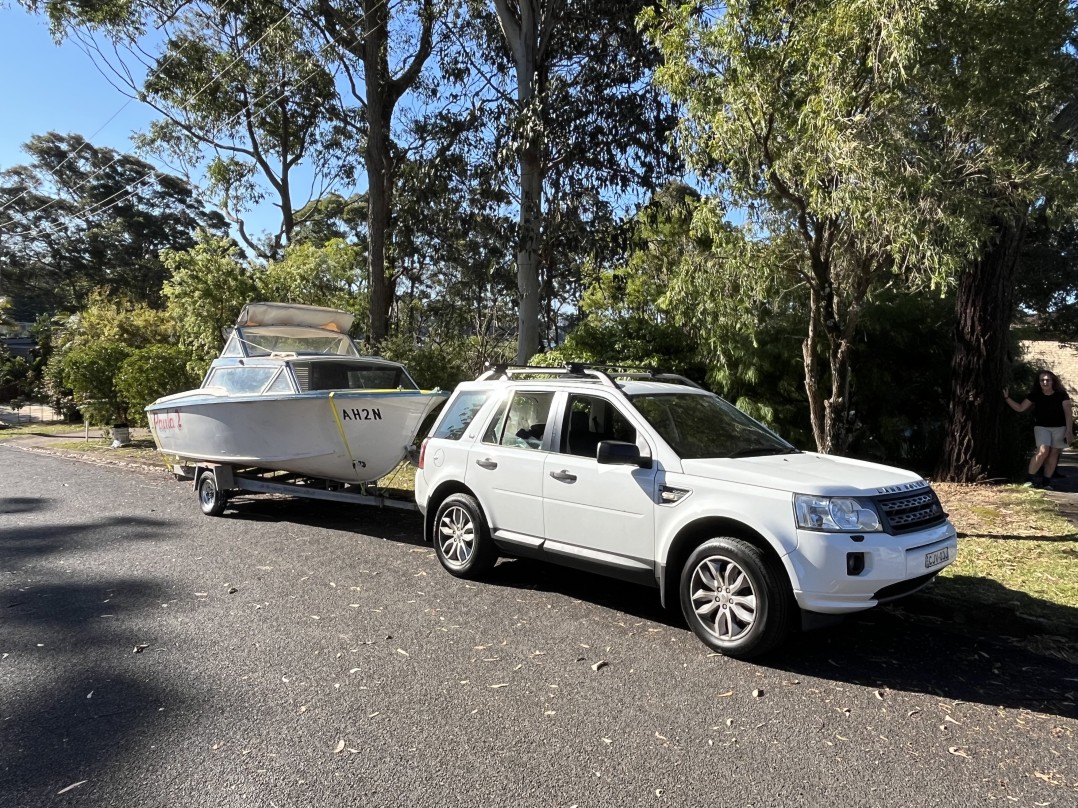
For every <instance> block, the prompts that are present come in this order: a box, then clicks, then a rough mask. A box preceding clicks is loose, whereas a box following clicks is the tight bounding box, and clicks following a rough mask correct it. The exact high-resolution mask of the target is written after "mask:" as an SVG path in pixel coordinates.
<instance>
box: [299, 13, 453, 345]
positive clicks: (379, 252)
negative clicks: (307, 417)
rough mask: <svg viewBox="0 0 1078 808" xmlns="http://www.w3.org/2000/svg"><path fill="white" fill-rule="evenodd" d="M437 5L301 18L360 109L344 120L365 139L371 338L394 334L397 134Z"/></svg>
mask: <svg viewBox="0 0 1078 808" xmlns="http://www.w3.org/2000/svg"><path fill="white" fill-rule="evenodd" d="M440 6H441V3H440V2H436V0H405V2H401V3H397V4H394V5H390V3H388V2H387V0H314V2H313V3H312V5H311V6H310V7H309V8H308V9H307V10H306V11H304V12H303V13H304V16H305V17H306V19H307V20H308V21H310V22H311V23H312V24H313V25H315V26H316V27H317V28H318V30H319V31H320V32H321V34H322V36H323V37H324V38H325V41H326V42H327V43H329V44H331V45H332V46H333V49H334V51H335V58H336V60H337V62H336V63H337V64H338V65H339V66H340V68H341V70H342V71H343V74H344V76H345V78H346V81H345V86H346V87H347V88H348V89H347V92H348V94H349V95H350V97H351V99H352V100H353V101H354V102H355V103H356V104H357V105H358V114H356V112H357V110H355V109H353V110H350V114H348V115H347V116H345V117H343V118H342V121H343V123H344V124H345V125H346V128H347V129H348V131H350V132H352V133H353V134H354V135H356V136H358V137H361V138H362V142H363V165H364V168H365V169H366V174H367V263H368V282H369V285H370V331H369V334H368V340H369V342H370V343H371V345H372V346H374V347H377V346H378V345H379V344H380V343H381V342H382V341H383V340H384V339H385V338H386V336H387V335H388V333H389V316H390V310H391V308H392V305H393V298H394V291H395V279H396V276H395V273H394V272H393V270H392V269H391V268H389V267H387V265H386V252H387V248H388V242H389V238H390V235H391V218H392V215H393V210H394V202H393V191H394V184H395V183H396V181H397V165H398V161H399V157H400V155H399V151H400V148H399V146H398V145H397V143H396V140H395V138H394V132H393V124H394V116H395V115H396V113H397V106H398V104H400V102H401V99H402V98H403V97H404V95H405V94H406V93H408V92H409V91H411V90H413V89H415V88H416V87H417V85H418V84H419V82H420V77H421V75H422V71H423V66H424V64H425V63H426V61H427V59H428V58H429V57H430V54H431V51H432V49H433V46H434V28H435V23H436V22H437V19H438V18H437V14H436V11H437V10H438V8H439V7H440Z"/></svg>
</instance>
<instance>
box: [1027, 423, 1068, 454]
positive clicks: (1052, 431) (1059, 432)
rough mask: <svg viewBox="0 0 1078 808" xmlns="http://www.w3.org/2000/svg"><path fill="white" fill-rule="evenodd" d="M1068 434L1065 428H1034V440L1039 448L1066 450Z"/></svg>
mask: <svg viewBox="0 0 1078 808" xmlns="http://www.w3.org/2000/svg"><path fill="white" fill-rule="evenodd" d="M1066 434H1067V427H1065V426H1035V427H1033V439H1034V440H1035V441H1037V445H1038V446H1051V447H1052V448H1053V449H1066V448H1067V441H1066V440H1064V437H1065V436H1066Z"/></svg>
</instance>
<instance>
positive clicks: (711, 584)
mask: <svg viewBox="0 0 1078 808" xmlns="http://www.w3.org/2000/svg"><path fill="white" fill-rule="evenodd" d="M679 591H680V599H681V611H682V614H684V616H685V620H686V622H688V624H689V628H691V629H692V631H693V633H694V634H696V636H697V637H699V638H700V639H701V640H703V642H704V643H705V644H706V645H708V646H709V647H711V648H713V649H714V650H716V651H718V652H719V653H721V654H725V655H727V656H731V657H739V658H742V659H744V658H748V657H753V656H758V655H760V654H764V653H766V652H768V651H770V650H771V649H773V648H774V647H775V646H777V645H779V644H780V643H781V642H782V641H783V640H784V639H785V637H786V635H787V633H788V631H789V628H790V621H791V602H792V594H791V592H790V588H789V586H787V585H786V582H785V577H784V576H779V575H778V574H776V571H775V569H774V567H773V565H772V564H771V563H770V562H769V561H768V559H767V558H766V557H765V556H764V554H763V553H762V552H761V551H760V550H759V549H758V548H757V547H754V546H753V545H751V544H749V543H748V542H746V541H743V540H741V539H733V538H725V537H724V538H715V539H710V540H708V541H706V542H704V543H703V544H701V545H700V546H699V547H697V548H696V549H695V550H694V551H693V552H692V554H691V555H690V556H689V559H688V561H686V562H685V566H684V567H683V568H682V571H681V583H680V586H679Z"/></svg>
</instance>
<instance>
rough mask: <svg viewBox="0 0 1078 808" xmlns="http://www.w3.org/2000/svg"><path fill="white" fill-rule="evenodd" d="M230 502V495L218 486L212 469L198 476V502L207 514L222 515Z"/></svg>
mask: <svg viewBox="0 0 1078 808" xmlns="http://www.w3.org/2000/svg"><path fill="white" fill-rule="evenodd" d="M227 503H228V496H227V495H226V494H225V493H224V492H223V491H221V490H220V489H219V488H218V487H217V481H216V480H215V479H214V477H213V472H212V471H204V472H202V475H201V476H200V477H199V478H198V504H199V507H200V508H202V512H203V513H204V514H206V516H220V515H221V514H222V513H223V512H224V510H225V505H226V504H227Z"/></svg>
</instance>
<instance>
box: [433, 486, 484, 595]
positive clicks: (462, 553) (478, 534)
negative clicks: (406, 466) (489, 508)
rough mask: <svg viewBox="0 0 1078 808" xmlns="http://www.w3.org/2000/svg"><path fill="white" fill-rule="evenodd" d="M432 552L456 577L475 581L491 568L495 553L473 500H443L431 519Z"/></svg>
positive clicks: (461, 497) (463, 496)
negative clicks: (432, 528)
mask: <svg viewBox="0 0 1078 808" xmlns="http://www.w3.org/2000/svg"><path fill="white" fill-rule="evenodd" d="M434 550H435V552H436V553H437V554H438V561H439V562H440V563H441V565H442V566H443V567H444V568H445V570H446V571H447V572H448V573H449V574H450V575H455V576H456V577H458V578H477V577H479V576H481V575H483V574H484V573H486V572H489V571H490V568H491V567H493V566H494V562H495V561H497V560H498V553H497V550H496V549H495V547H494V542H493V541H491V538H490V531H489V530H488V529H487V520H486V519H485V518H484V517H483V511H482V510H481V509H480V508H479V503H478V502H476V501H475V497H472V496H469V495H468V494H452V495H450V496H449V497H446V499H445V501H444V502H443V503H442V504H441V506H440V507H439V508H438V513H437V515H436V516H435V517H434Z"/></svg>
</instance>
